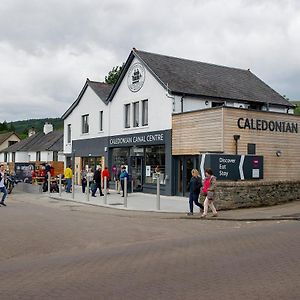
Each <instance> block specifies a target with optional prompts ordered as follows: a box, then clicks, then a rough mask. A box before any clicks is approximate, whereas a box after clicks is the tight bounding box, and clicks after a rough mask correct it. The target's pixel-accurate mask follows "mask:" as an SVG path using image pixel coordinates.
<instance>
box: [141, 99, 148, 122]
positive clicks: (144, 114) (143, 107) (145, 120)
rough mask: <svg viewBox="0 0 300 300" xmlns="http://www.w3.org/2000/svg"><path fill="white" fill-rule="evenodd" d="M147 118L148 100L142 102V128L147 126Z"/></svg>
mask: <svg viewBox="0 0 300 300" xmlns="http://www.w3.org/2000/svg"><path fill="white" fill-rule="evenodd" d="M146 104H147V105H146ZM145 108H147V113H145ZM148 116H149V101H148V99H145V100H142V126H148V125H149V117H148Z"/></svg>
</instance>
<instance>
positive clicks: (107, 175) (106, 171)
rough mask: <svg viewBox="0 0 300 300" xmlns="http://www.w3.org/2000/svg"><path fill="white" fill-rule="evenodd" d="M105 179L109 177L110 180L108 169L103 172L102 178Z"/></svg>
mask: <svg viewBox="0 0 300 300" xmlns="http://www.w3.org/2000/svg"><path fill="white" fill-rule="evenodd" d="M104 177H107V180H109V178H110V174H109V171H108V169H104V170H103V171H102V178H104Z"/></svg>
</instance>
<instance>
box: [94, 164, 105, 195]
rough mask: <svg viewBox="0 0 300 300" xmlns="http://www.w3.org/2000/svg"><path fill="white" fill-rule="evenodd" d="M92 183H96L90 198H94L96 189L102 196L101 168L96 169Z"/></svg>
mask: <svg viewBox="0 0 300 300" xmlns="http://www.w3.org/2000/svg"><path fill="white" fill-rule="evenodd" d="M94 181H95V183H96V188H95V189H94V190H92V197H96V192H97V189H99V191H100V196H104V195H103V193H102V190H101V167H98V169H97V170H96V171H95V173H94Z"/></svg>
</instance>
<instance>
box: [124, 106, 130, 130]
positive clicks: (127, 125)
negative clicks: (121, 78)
mask: <svg viewBox="0 0 300 300" xmlns="http://www.w3.org/2000/svg"><path fill="white" fill-rule="evenodd" d="M124 119H125V124H124V125H125V128H130V104H125V106H124Z"/></svg>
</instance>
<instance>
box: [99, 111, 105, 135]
mask: <svg viewBox="0 0 300 300" xmlns="http://www.w3.org/2000/svg"><path fill="white" fill-rule="evenodd" d="M103 115H104V114H103V110H100V111H99V131H103Z"/></svg>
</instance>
